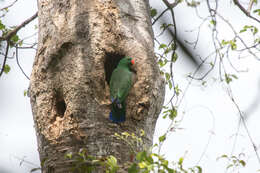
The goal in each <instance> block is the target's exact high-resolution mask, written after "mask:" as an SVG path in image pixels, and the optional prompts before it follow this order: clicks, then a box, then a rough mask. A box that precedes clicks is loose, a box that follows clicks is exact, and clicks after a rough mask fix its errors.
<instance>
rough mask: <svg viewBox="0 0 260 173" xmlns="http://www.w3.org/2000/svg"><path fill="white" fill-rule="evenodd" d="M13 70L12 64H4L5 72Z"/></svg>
mask: <svg viewBox="0 0 260 173" xmlns="http://www.w3.org/2000/svg"><path fill="white" fill-rule="evenodd" d="M10 70H11V68H10V66H9V65H8V64H5V66H4V72H5V74H7V73H8V72H9V71H10Z"/></svg>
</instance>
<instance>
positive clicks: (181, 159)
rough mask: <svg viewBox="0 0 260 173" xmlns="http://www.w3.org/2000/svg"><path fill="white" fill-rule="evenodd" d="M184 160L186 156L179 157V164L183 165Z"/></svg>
mask: <svg viewBox="0 0 260 173" xmlns="http://www.w3.org/2000/svg"><path fill="white" fill-rule="evenodd" d="M183 160H184V158H183V157H180V159H179V161H178V164H179V165H182V163H183Z"/></svg>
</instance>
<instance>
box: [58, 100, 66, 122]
mask: <svg viewBox="0 0 260 173" xmlns="http://www.w3.org/2000/svg"><path fill="white" fill-rule="evenodd" d="M66 108H67V105H66V103H65V101H64V99H60V100H58V101H57V103H56V111H57V116H59V117H61V118H62V117H64V114H65V111H66Z"/></svg>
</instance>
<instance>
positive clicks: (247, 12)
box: [233, 0, 260, 23]
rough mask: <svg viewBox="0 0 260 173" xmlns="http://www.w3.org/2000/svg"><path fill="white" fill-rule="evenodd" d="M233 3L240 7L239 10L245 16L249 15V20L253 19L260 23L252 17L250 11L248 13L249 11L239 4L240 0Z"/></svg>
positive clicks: (234, 0)
mask: <svg viewBox="0 0 260 173" xmlns="http://www.w3.org/2000/svg"><path fill="white" fill-rule="evenodd" d="M233 2H234V4H235V5H237V6H238V8H239V9H240V10H241V11H242V12H243V13H244V14H245V15H247V17H249V18H251V19H253V20H255V21H257V22H259V23H260V20H259V19H257V18H255V17H254V16H251V15H250V11H247V10H246V9H245V8H244V7H243V6H242V5H241V4H240V3H239V1H238V0H233Z"/></svg>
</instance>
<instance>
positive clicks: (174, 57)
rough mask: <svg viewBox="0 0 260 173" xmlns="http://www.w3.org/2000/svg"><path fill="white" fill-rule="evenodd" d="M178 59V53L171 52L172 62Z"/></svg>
mask: <svg viewBox="0 0 260 173" xmlns="http://www.w3.org/2000/svg"><path fill="white" fill-rule="evenodd" d="M177 59H178V55H177V53H176V52H174V53H172V62H176V61H177Z"/></svg>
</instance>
